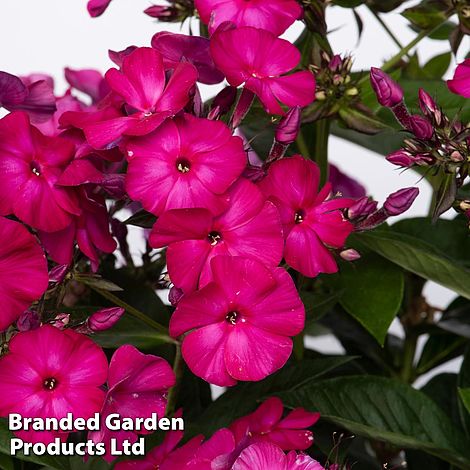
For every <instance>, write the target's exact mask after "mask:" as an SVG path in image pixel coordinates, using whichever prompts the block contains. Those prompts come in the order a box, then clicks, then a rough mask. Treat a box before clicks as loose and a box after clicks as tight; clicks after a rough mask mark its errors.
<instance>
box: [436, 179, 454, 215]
mask: <svg viewBox="0 0 470 470" xmlns="http://www.w3.org/2000/svg"><path fill="white" fill-rule="evenodd" d="M456 197H457V179H456V176H455V175H454V174H445V175H442V177H441V184H440V185H439V188H438V190H437V193H436V201H435V203H434V208H433V212H432V221H433V222H436V221H437V219H438V218H439V216H441V215H442V214H444V212H447V211H448V210H449V209H450V208H451V207H452V204H453V203H454V201H455V198H456Z"/></svg>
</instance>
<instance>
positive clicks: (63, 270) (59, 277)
mask: <svg viewBox="0 0 470 470" xmlns="http://www.w3.org/2000/svg"><path fill="white" fill-rule="evenodd" d="M68 270H69V265H68V264H59V265H57V266H54V267H53V268H52V269H51V270H50V271H49V282H62V281H63V280H64V279H65V276H66V275H67V272H68Z"/></svg>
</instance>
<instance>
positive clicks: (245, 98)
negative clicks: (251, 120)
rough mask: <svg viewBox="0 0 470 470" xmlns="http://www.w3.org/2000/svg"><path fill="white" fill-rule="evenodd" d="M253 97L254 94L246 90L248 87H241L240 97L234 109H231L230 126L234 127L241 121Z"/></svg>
mask: <svg viewBox="0 0 470 470" xmlns="http://www.w3.org/2000/svg"><path fill="white" fill-rule="evenodd" d="M254 99H255V94H254V93H253V92H252V91H250V90H248V88H243V90H242V93H241V95H240V98H239V99H238V102H237V104H236V106H235V110H234V111H233V116H232V128H234V129H235V128H236V127H238V126H239V125H240V124H241V123H242V121H243V119H244V118H245V116H246V115H247V114H248V111H249V110H250V108H251V105H252V104H253V100H254Z"/></svg>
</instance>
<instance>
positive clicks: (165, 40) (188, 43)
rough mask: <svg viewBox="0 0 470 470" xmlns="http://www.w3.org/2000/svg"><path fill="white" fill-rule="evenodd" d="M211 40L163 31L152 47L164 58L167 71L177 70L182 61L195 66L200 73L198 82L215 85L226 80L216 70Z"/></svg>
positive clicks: (157, 35) (155, 38)
mask: <svg viewBox="0 0 470 470" xmlns="http://www.w3.org/2000/svg"><path fill="white" fill-rule="evenodd" d="M209 44H210V41H209V39H206V38H203V37H200V36H187V35H186V34H174V33H170V32H169V31H162V32H159V33H157V34H155V35H154V36H153V38H152V47H153V48H154V49H156V50H157V51H158V52H159V53H160V54H161V55H162V57H163V64H164V66H165V68H167V69H175V68H176V67H178V65H179V63H180V62H181V61H183V60H184V61H187V62H190V63H191V64H193V65H194V66H195V67H196V69H197V71H198V81H199V82H201V83H206V84H207V85H213V84H215V83H220V82H221V81H222V80H223V79H224V75H223V73H221V72H220V71H219V70H217V69H216V67H215V64H214V62H213V60H212V57H211V55H210V51H209Z"/></svg>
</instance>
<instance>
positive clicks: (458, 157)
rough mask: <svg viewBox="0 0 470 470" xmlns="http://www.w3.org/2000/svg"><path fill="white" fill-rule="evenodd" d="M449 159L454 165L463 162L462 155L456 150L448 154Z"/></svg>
mask: <svg viewBox="0 0 470 470" xmlns="http://www.w3.org/2000/svg"><path fill="white" fill-rule="evenodd" d="M450 159H451V160H452V161H453V162H455V163H460V162H463V160H464V158H463V156H462V154H461V153H460V152H459V151H458V150H454V151H453V152H452V153H451V154H450Z"/></svg>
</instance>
